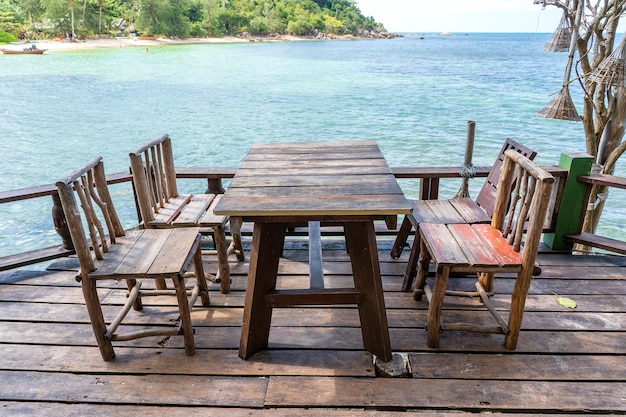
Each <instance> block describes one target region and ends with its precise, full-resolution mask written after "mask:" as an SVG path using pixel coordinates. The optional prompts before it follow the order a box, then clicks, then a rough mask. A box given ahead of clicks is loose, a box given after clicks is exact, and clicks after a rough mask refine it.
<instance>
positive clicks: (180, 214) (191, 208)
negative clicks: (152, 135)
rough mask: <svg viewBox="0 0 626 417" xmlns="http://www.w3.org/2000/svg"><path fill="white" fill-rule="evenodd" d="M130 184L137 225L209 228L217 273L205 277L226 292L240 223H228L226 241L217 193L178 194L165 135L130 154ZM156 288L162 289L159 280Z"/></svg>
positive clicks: (240, 254) (238, 243)
mask: <svg viewBox="0 0 626 417" xmlns="http://www.w3.org/2000/svg"><path fill="white" fill-rule="evenodd" d="M129 155H130V166H131V171H132V175H133V186H134V189H135V194H136V197H137V207H138V209H139V214H140V216H141V225H142V226H143V227H145V228H147V229H153V228H156V229H167V228H172V227H189V226H198V227H201V228H203V229H204V230H203V233H204V231H205V230H206V229H211V230H212V231H213V241H214V242H215V250H216V253H217V262H218V273H217V274H216V276H215V277H213V276H211V275H209V276H208V278H209V279H210V280H212V281H214V282H219V283H220V290H221V292H222V293H223V294H227V293H228V292H229V291H230V266H229V264H228V255H229V254H232V253H235V254H236V255H237V259H238V260H240V261H242V260H243V259H244V252H243V247H242V242H241V231H240V230H241V224H240V223H239V222H237V221H235V220H233V221H231V222H230V231H231V236H232V242H231V244H230V246H228V245H227V244H226V234H225V227H226V225H227V224H228V223H229V218H228V216H216V215H215V214H213V207H215V205H216V204H217V202H218V201H219V199H220V198H221V194H216V193H205V194H179V193H178V188H177V186H176V170H175V168H174V155H173V151H172V141H171V139H170V137H169V136H168V135H162V136H160V137H158V138H157V139H154V140H151V141H148V142H146V143H144V144H142V145H141V146H140V147H139V148H137V149H135V150H134V151H132V152H131V153H130V154H129ZM157 287H158V288H165V283H164V282H163V281H161V282H158V283H157Z"/></svg>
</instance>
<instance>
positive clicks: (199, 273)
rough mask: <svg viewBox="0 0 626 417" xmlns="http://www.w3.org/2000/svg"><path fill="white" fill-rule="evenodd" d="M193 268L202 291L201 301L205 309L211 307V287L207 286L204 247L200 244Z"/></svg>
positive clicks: (197, 283) (194, 257)
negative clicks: (203, 256)
mask: <svg viewBox="0 0 626 417" xmlns="http://www.w3.org/2000/svg"><path fill="white" fill-rule="evenodd" d="M193 268H194V272H195V274H196V285H198V287H199V289H200V300H201V301H202V305H203V306H204V307H208V306H209V305H211V299H210V297H209V287H208V286H207V282H206V278H205V276H204V265H202V247H201V246H200V244H198V249H197V250H196V252H195V254H194V256H193Z"/></svg>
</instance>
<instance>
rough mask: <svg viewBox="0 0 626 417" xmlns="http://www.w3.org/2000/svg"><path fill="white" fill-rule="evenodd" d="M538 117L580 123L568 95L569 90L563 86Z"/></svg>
mask: <svg viewBox="0 0 626 417" xmlns="http://www.w3.org/2000/svg"><path fill="white" fill-rule="evenodd" d="M537 116H539V117H545V118H547V119H559V120H570V121H573V122H578V121H580V116H579V115H578V111H577V110H576V106H575V105H574V101H573V100H572V97H571V96H570V94H569V88H568V86H567V85H564V86H563V88H561V91H559V93H558V94H557V95H556V96H554V98H553V99H552V100H550V102H549V103H548V104H547V105H546V106H545V107H544V108H543V109H541V111H539V113H537Z"/></svg>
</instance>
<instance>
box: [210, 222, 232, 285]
mask: <svg viewBox="0 0 626 417" xmlns="http://www.w3.org/2000/svg"><path fill="white" fill-rule="evenodd" d="M213 239H215V249H216V251H217V264H218V270H219V278H220V292H221V293H222V294H228V293H229V292H230V265H228V248H227V247H226V234H225V233H224V227H223V226H221V225H219V226H213Z"/></svg>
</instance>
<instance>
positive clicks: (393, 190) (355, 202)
mask: <svg viewBox="0 0 626 417" xmlns="http://www.w3.org/2000/svg"><path fill="white" fill-rule="evenodd" d="M409 212H410V204H409V202H408V201H407V200H406V199H405V197H404V194H403V193H402V190H401V189H400V186H399V185H398V183H397V181H396V179H395V177H394V176H393V174H392V172H391V170H390V168H389V166H388V165H387V162H386V161H385V158H384V157H383V155H382V153H381V151H380V149H379V148H378V145H377V144H376V142H373V141H350V142H349V141H343V142H313V143H312V142H301V143H269V144H257V145H253V146H252V147H251V149H250V152H249V153H248V155H247V156H246V158H245V160H244V161H243V163H242V165H241V167H240V168H239V169H238V170H237V173H236V174H235V177H234V178H233V180H232V182H231V183H230V185H229V187H228V189H227V190H226V193H225V194H224V196H223V197H222V199H221V201H220V202H219V203H218V205H217V206H216V207H215V213H216V214H219V215H229V216H231V218H232V217H240V218H242V219H243V220H244V221H252V222H254V232H253V237H252V247H251V251H250V271H249V275H248V286H247V291H246V299H245V307H244V316H243V324H242V330H241V343H240V347H239V356H240V357H242V358H243V359H247V358H249V357H250V356H252V355H253V354H254V353H256V352H258V351H260V350H262V349H264V348H265V347H266V346H267V342H268V338H269V330H270V321H271V317H272V309H273V308H274V307H287V306H293V305H338V304H357V305H358V307H359V315H360V319H361V331H362V334H363V342H364V345H365V348H366V349H367V350H368V351H370V352H371V353H373V354H375V355H376V356H378V357H379V358H380V359H381V360H383V361H386V362H387V361H390V360H391V345H390V341H389V330H388V327H387V315H386V312H385V303H384V299H383V288H382V283H381V278H380V265H379V262H378V250H377V246H376V234H375V231H374V220H382V219H385V218H388V217H390V216H392V217H394V218H395V217H396V216H397V215H398V214H407V213H409ZM311 221H313V222H317V221H321V222H332V223H338V224H342V225H343V226H344V232H345V238H346V246H347V249H348V252H349V255H350V259H351V263H352V272H353V278H354V288H344V289H325V288H309V289H303V290H276V277H277V272H278V263H279V259H280V256H281V254H282V249H283V244H284V240H285V231H286V229H287V227H288V225H289V224H293V223H305V224H306V223H307V222H311Z"/></svg>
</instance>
